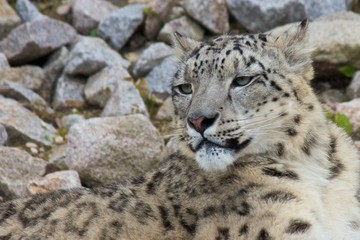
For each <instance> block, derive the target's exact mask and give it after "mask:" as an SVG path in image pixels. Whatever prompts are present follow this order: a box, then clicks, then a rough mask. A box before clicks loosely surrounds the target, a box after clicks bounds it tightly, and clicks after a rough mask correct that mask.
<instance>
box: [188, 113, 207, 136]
mask: <svg viewBox="0 0 360 240" xmlns="http://www.w3.org/2000/svg"><path fill="white" fill-rule="evenodd" d="M204 119H205V117H199V118H196V119H194V118H189V122H190V123H191V124H192V125H193V126H192V127H194V128H195V130H196V131H197V132H199V133H204V131H205V129H203V127H202V122H203V120H204ZM191 124H190V126H191Z"/></svg>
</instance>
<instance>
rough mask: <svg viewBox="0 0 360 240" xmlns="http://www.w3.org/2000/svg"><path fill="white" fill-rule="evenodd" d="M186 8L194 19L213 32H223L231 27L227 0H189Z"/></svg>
mask: <svg viewBox="0 0 360 240" xmlns="http://www.w3.org/2000/svg"><path fill="white" fill-rule="evenodd" d="M185 9H186V12H187V13H188V14H189V15H190V16H191V17H192V18H193V19H195V20H196V21H198V22H199V23H200V24H201V25H203V26H204V27H205V28H207V29H208V30H209V31H211V32H212V33H215V34H223V33H227V32H228V31H229V29H230V25H229V15H228V10H227V5H226V0H208V1H203V0H187V1H185Z"/></svg>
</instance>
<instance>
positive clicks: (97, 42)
mask: <svg viewBox="0 0 360 240" xmlns="http://www.w3.org/2000/svg"><path fill="white" fill-rule="evenodd" d="M129 65H130V63H129V62H128V61H127V60H125V59H124V58H122V57H121V55H120V54H119V53H117V52H115V51H114V50H112V49H110V48H109V47H108V45H107V44H106V43H105V42H104V41H103V40H102V39H99V38H93V37H82V38H81V40H80V41H79V42H78V43H76V44H75V46H74V47H73V49H72V50H71V52H70V55H69V58H68V61H67V63H66V67H65V73H67V74H69V75H79V74H80V75H84V76H91V75H92V74H94V73H96V72H98V71H100V70H101V69H102V68H104V67H105V66H115V67H119V68H120V67H125V68H128V67H129Z"/></svg>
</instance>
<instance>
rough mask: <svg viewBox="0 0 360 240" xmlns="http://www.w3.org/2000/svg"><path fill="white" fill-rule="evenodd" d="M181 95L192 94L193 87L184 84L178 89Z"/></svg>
mask: <svg viewBox="0 0 360 240" xmlns="http://www.w3.org/2000/svg"><path fill="white" fill-rule="evenodd" d="M176 88H177V89H178V91H179V92H180V93H181V94H184V95H189V94H192V86H191V84H189V83H184V84H181V85H179V86H177V87H176Z"/></svg>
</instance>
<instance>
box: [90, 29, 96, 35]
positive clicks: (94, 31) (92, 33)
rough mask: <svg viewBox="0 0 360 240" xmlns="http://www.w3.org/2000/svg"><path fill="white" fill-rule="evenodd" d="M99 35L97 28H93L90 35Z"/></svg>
mask: <svg viewBox="0 0 360 240" xmlns="http://www.w3.org/2000/svg"><path fill="white" fill-rule="evenodd" d="M96 36H97V28H94V29H93V30H91V32H90V37H96Z"/></svg>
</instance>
